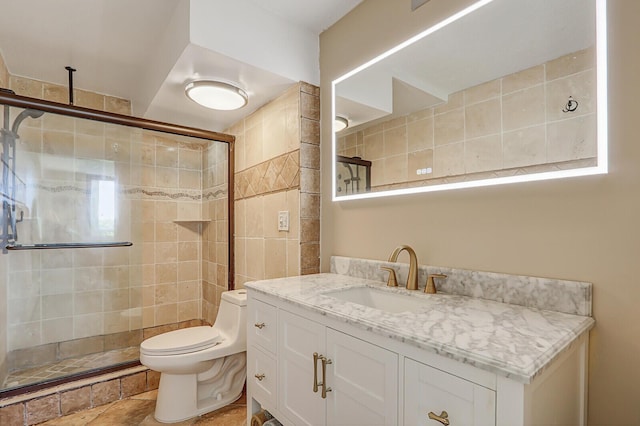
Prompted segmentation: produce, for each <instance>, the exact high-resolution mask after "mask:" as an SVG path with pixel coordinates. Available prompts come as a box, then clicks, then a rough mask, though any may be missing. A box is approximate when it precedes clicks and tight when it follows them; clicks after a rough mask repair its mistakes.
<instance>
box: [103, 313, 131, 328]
mask: <svg viewBox="0 0 640 426" xmlns="http://www.w3.org/2000/svg"><path fill="white" fill-rule="evenodd" d="M103 316H104V332H105V333H119V332H123V331H127V330H128V329H129V318H128V317H127V316H125V315H122V311H116V312H105V313H104V314H103Z"/></svg>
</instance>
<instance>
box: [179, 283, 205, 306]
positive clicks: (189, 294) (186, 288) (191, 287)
mask: <svg viewBox="0 0 640 426" xmlns="http://www.w3.org/2000/svg"><path fill="white" fill-rule="evenodd" d="M199 282H200V281H198V280H196V281H183V282H181V283H178V302H186V301H189V300H196V301H197V300H199V297H200V291H199V290H200V286H199V285H198V283H199Z"/></svg>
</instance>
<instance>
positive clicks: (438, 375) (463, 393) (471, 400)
mask: <svg viewBox="0 0 640 426" xmlns="http://www.w3.org/2000/svg"><path fill="white" fill-rule="evenodd" d="M443 411H446V412H447V414H448V420H449V422H450V424H451V425H474V426H475V425H495V424H496V420H495V419H496V414H495V413H496V396H495V392H494V391H492V390H490V389H487V388H484V387H482V386H479V385H476V384H475V383H472V382H469V381H467V380H464V379H461V378H459V377H457V376H453V375H451V374H448V373H445V372H443V371H441V370H437V369H435V368H432V367H429V366H427V365H424V364H421V363H419V362H416V361H414V360H411V359H408V358H407V359H406V360H405V385H404V424H405V425H411V426H416V425H424V426H439V425H441V424H442V423H441V422H439V421H438V420H433V419H430V418H429V413H433V414H435V415H437V416H439V415H441V413H442V412H443Z"/></svg>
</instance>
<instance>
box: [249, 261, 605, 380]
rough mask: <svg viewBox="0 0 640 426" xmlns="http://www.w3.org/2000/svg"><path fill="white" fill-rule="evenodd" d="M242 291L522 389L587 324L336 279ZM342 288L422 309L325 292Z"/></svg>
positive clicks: (279, 282)
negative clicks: (393, 297) (383, 306)
mask: <svg viewBox="0 0 640 426" xmlns="http://www.w3.org/2000/svg"><path fill="white" fill-rule="evenodd" d="M245 287H247V288H248V289H250V290H255V291H257V292H259V293H263V294H265V295H270V296H275V297H277V298H279V299H281V300H284V301H287V302H290V303H293V304H295V305H298V306H300V307H304V308H308V309H310V310H312V311H315V312H318V313H320V314H323V315H326V316H328V317H332V318H335V319H337V320H340V321H343V322H345V323H348V324H351V325H353V326H356V327H359V328H362V329H365V330H368V331H370V332H373V333H376V334H380V335H382V336H386V337H389V338H391V339H395V340H399V341H402V342H404V343H408V344H411V345H414V346H417V347H419V348H421V349H424V350H426V351H429V352H432V353H435V354H439V355H442V356H445V357H448V358H451V359H454V360H457V361H460V362H463V363H465V364H469V365H473V366H475V367H478V368H480V369H483V370H487V371H490V372H493V373H496V374H499V375H502V376H505V377H508V378H511V379H513V380H516V381H518V382H521V383H530V382H531V380H533V378H534V377H535V376H536V375H538V374H540V373H541V372H542V371H543V370H544V368H545V367H546V366H547V365H548V364H549V363H550V362H551V361H552V360H553V359H555V358H556V357H557V356H558V355H559V354H560V353H562V352H563V351H564V350H565V349H567V348H568V347H569V346H570V345H571V343H572V342H574V341H575V340H576V339H577V338H578V337H580V336H581V335H582V334H583V333H585V332H587V331H588V330H590V329H591V328H592V327H593V325H594V323H595V322H594V320H593V318H591V317H589V316H580V315H571V314H565V313H561V312H554V311H545V310H540V309H534V308H527V307H524V306H519V305H511V304H507V303H500V302H494V301H490V300H484V299H478V298H473V297H468V296H457V295H447V294H435V295H431V294H424V293H422V292H417V291H411V292H409V291H408V290H405V289H404V288H389V287H386V286H385V285H384V284H383V283H380V282H379V281H372V280H367V279H362V278H354V277H350V276H345V275H338V274H317V275H306V276H301V277H290V278H280V279H272V280H264V281H255V282H250V283H247V284H245ZM349 287H375V288H378V289H381V290H383V291H389V292H393V293H410V294H411V295H412V296H413V297H416V298H421V299H423V300H424V306H423V307H420V308H419V309H418V310H414V311H411V312H401V313H388V312H384V311H381V310H378V309H374V308H369V307H367V306H363V305H360V304H355V303H350V302H345V301H342V300H339V299H336V298H334V297H331V296H330V295H328V294H326V293H331V292H332V291H335V290H338V289H344V288H349Z"/></svg>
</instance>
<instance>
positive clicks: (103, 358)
mask: <svg viewBox="0 0 640 426" xmlns="http://www.w3.org/2000/svg"><path fill="white" fill-rule="evenodd" d="M139 357H140V348H139V347H138V346H132V347H129V348H123V349H114V350H111V351H108V352H100V353H95V354H90V355H84V356H80V357H76V358H68V359H64V360H62V361H58V362H55V363H51V364H44V365H41V366H38V367H32V368H28V369H24V370H18V371H14V372H12V373H10V374H9V375H8V376H7V378H6V380H5V381H4V383H3V384H2V388H1V389H0V390H5V389H10V388H14V387H18V386H25V385H33V384H36V383H40V382H43V381H46V380H52V379H57V378H60V377H65V376H69V375H72V374H77V373H83V372H86V371H89V370H93V369H96V368H103V367H110V366H113V365H117V364H121V363H124V362H130V361H136V360H138V359H139Z"/></svg>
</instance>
